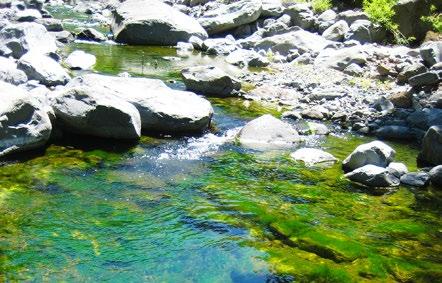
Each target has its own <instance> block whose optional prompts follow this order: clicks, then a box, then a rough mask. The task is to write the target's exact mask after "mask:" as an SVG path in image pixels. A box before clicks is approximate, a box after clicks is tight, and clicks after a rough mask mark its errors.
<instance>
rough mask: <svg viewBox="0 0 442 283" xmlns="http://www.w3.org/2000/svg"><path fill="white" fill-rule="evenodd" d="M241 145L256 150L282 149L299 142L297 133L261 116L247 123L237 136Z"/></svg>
mask: <svg viewBox="0 0 442 283" xmlns="http://www.w3.org/2000/svg"><path fill="white" fill-rule="evenodd" d="M238 141H239V143H240V144H241V145H243V146H245V147H247V148H251V149H256V150H268V149H282V148H289V147H292V146H294V144H296V143H298V142H300V137H299V135H298V132H297V131H296V130H295V129H294V128H293V127H292V126H291V125H290V124H287V123H285V122H282V121H281V120H279V119H276V118H275V117H273V116H271V115H263V116H261V117H259V118H256V119H254V120H252V121H250V122H249V123H247V124H246V125H245V126H244V127H243V128H242V129H241V131H240V132H239V134H238Z"/></svg>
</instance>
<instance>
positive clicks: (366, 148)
mask: <svg viewBox="0 0 442 283" xmlns="http://www.w3.org/2000/svg"><path fill="white" fill-rule="evenodd" d="M395 155H396V152H395V151H394V150H393V149H392V148H391V147H390V146H388V145H386V144H385V143H383V142H380V141H373V142H370V143H366V144H362V145H360V146H358V147H357V148H356V149H355V150H354V151H353V152H352V153H351V154H350V155H349V156H348V157H347V158H346V159H345V160H344V161H343V162H342V166H343V167H344V170H346V171H352V170H355V169H357V168H360V167H362V166H365V165H367V164H371V165H376V166H379V167H383V168H385V167H387V166H388V164H390V162H392V161H393V159H394V156H395Z"/></svg>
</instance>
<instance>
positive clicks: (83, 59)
mask: <svg viewBox="0 0 442 283" xmlns="http://www.w3.org/2000/svg"><path fill="white" fill-rule="evenodd" d="M96 61H97V60H96V58H95V56H94V55H92V54H88V53H86V52H84V51H82V50H75V51H74V52H72V53H71V54H69V56H68V58H66V61H65V63H66V65H67V66H68V67H69V68H71V69H73V70H89V69H91V68H92V66H93V65H95V62H96Z"/></svg>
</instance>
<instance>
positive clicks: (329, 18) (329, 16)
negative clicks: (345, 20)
mask: <svg viewBox="0 0 442 283" xmlns="http://www.w3.org/2000/svg"><path fill="white" fill-rule="evenodd" d="M337 19H338V15H337V14H336V12H335V11H333V10H331V9H330V10H327V11H324V12H322V13H321V14H320V15H319V16H318V18H317V19H316V26H317V28H318V30H319V31H320V32H324V31H325V30H326V29H327V28H329V27H330V26H332V25H333V24H334V23H335V22H336V21H337ZM347 26H348V24H347Z"/></svg>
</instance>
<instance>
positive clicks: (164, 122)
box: [67, 74, 213, 134]
mask: <svg viewBox="0 0 442 283" xmlns="http://www.w3.org/2000/svg"><path fill="white" fill-rule="evenodd" d="M72 86H89V87H91V88H96V89H97V91H101V90H103V91H104V92H107V93H110V94H114V95H116V96H118V97H119V98H120V99H123V100H125V101H127V102H129V103H131V104H133V105H134V106H135V107H136V108H137V109H138V111H139V113H140V116H141V128H142V130H143V131H145V132H156V133H164V134H182V133H194V132H203V131H205V130H206V129H207V128H208V127H209V125H210V121H211V119H212V115H213V109H212V106H211V104H210V102H209V101H207V100H206V99H204V98H202V97H200V96H198V95H196V94H194V93H192V92H187V91H179V90H172V89H170V88H169V87H168V86H166V85H165V84H164V83H163V82H162V81H160V80H155V79H147V78H130V77H113V76H104V75H97V74H88V75H84V76H81V77H77V78H75V79H73V80H71V81H70V82H69V84H68V85H67V87H72Z"/></svg>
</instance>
